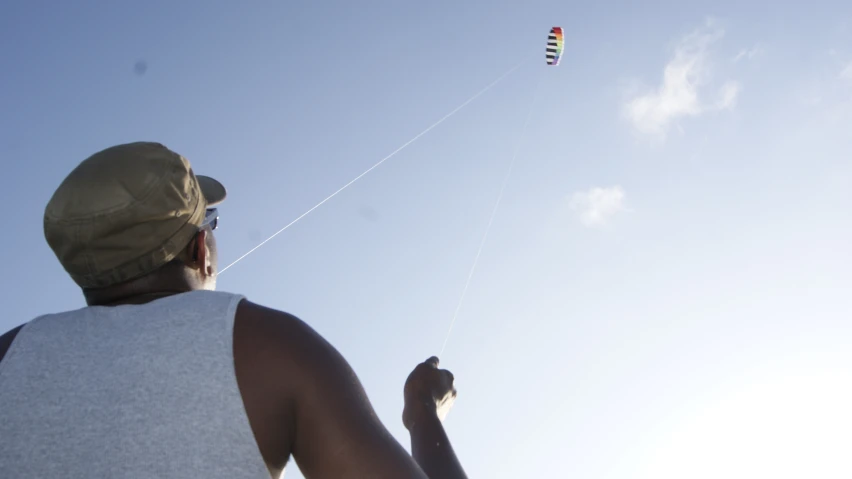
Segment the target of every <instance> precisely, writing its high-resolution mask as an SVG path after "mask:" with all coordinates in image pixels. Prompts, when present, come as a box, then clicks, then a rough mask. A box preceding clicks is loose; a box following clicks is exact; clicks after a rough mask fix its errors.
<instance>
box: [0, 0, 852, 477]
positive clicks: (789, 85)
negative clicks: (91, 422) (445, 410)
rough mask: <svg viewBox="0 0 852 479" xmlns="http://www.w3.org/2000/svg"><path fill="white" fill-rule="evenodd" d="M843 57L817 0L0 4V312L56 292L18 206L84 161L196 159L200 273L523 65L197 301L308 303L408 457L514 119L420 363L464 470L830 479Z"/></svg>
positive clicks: (60, 294)
mask: <svg viewBox="0 0 852 479" xmlns="http://www.w3.org/2000/svg"><path fill="white" fill-rule="evenodd" d="M72 3H73V5H72ZM553 25H560V26H562V27H563V28H564V29H565V32H566V38H565V39H566V44H565V45H566V46H565V54H564V57H563V60H562V64H561V65H560V66H559V67H557V68H548V67H547V66H546V65H545V63H544V43H545V40H546V36H547V32H548V30H549V29H550V27H551V26H553ZM850 45H852V5H849V4H848V3H844V2H839V1H835V2H811V3H808V4H802V5H795V4H792V3H778V2H762V3H757V2H753V3H749V4H742V3H739V2H737V3H735V2H730V1H729V2H712V3H711V2H707V1H704V2H692V3H691V4H689V5H686V4H684V3H683V2H654V3H650V4H643V5H642V6H641V7H640V6H638V5H634V4H628V3H608V4H596V5H595V6H588V7H580V6H576V5H569V4H566V3H561V2H553V1H531V0H530V1H525V2H499V1H498V2H451V1H436V2H428V3H422V4H414V3H413V2H404V3H403V2H399V4H397V5H390V2H357V5H356V4H354V3H351V2H347V3H344V2H335V3H334V4H331V3H328V4H323V5H319V4H317V3H316V2H313V3H309V2H272V1H266V2H262V1H258V2H251V4H250V5H248V4H246V5H244V6H240V5H238V4H237V3H235V2H189V1H187V2H178V3H176V2H164V1H160V2H146V3H145V5H144V6H143V5H141V4H140V5H138V6H134V5H129V4H120V3H116V2H91V1H79V2H36V1H27V2H23V1H17V0H9V1H6V2H4V3H3V4H2V6H0V58H2V59H3V69H2V74H0V157H2V158H3V164H4V170H5V174H4V175H0V192H2V195H3V196H2V200H3V201H2V206H0V208H3V213H4V214H3V218H4V220H5V221H6V228H7V234H6V235H5V237H4V239H3V248H2V261H3V264H4V265H5V266H6V272H7V273H6V274H5V275H4V277H3V279H0V284H2V291H3V292H4V298H6V302H5V304H6V313H5V314H4V315H3V316H4V317H3V319H0V329H3V330H4V331H5V330H7V329H9V328H12V327H14V326H16V325H18V324H20V323H22V322H25V321H27V320H29V319H31V318H32V317H34V316H37V315H39V314H43V313H47V312H54V311H61V310H66V309H71V308H77V307H80V306H82V305H83V301H82V297H81V295H80V294H79V292H78V290H77V288H76V287H75V286H74V284H73V283H72V282H71V280H70V279H69V278H68V277H67V276H66V275H65V273H64V271H63V270H62V269H61V267H60V266H59V265H58V263H57V262H56V260H55V258H54V257H53V255H52V253H51V252H50V250H49V249H48V247H47V245H46V243H45V241H44V239H43V235H42V230H41V217H42V212H43V208H44V205H45V204H46V202H47V200H48V199H49V197H50V195H51V194H52V192H53V190H54V188H55V187H56V186H57V185H58V184H59V182H60V181H61V180H62V178H63V177H64V176H65V175H66V174H67V173H68V172H69V171H70V170H71V169H72V168H73V167H74V166H75V165H76V164H77V163H78V162H79V161H81V160H82V159H84V158H85V157H86V156H88V155H89V154H91V153H93V152H95V151H98V150H100V149H102V148H104V147H107V146H110V145H113V144H116V143H122V142H128V141H138V140H153V141H159V142H162V143H164V144H166V145H167V146H169V147H171V148H173V149H175V150H176V151H179V152H181V153H182V154H184V155H185V156H187V157H188V158H189V160H190V161H191V162H192V164H193V166H194V168H195V170H196V171H197V172H199V173H204V174H210V175H212V176H215V177H217V178H220V179H221V180H222V181H223V182H224V183H225V184H226V185H227V186H228V189H229V193H230V198H229V200H228V202H227V204H226V205H223V207H222V208H221V209H220V212H221V222H220V224H221V228H220V230H219V231H218V233H219V234H218V235H217V238H218V240H219V245H220V258H221V262H222V264H228V263H230V262H231V261H233V260H234V259H236V258H238V257H239V256H240V255H242V254H243V253H244V252H245V251H247V250H249V249H250V248H252V247H254V246H255V245H256V244H257V243H259V242H260V241H262V240H263V239H264V238H266V237H268V236H269V235H270V234H272V233H274V232H275V231H277V230H278V229H279V228H281V227H282V226H284V225H285V224H287V223H289V222H290V221H291V220H292V219H294V218H296V217H298V216H299V215H300V214H302V213H303V212H304V211H306V210H307V209H309V208H310V207H312V206H314V205H315V204H316V203H317V202H319V201H321V200H322V199H323V198H325V197H326V196H327V195H329V194H330V193H332V192H334V191H335V190H337V189H338V188H339V187H340V186H342V185H344V184H345V183H347V182H348V181H349V180H351V179H352V178H353V177H355V176H357V175H358V174H360V173H361V172H363V171H364V170H365V169H367V168H369V167H370V166H371V165H373V164H374V163H375V162H376V161H378V160H380V159H381V158H383V157H384V156H386V155H387V154H389V153H391V152H392V151H394V150H395V149H396V148H398V147H399V146H400V145H402V144H404V143H405V142H406V141H408V140H409V139H411V138H412V137H414V136H415V135H417V134H418V133H420V132H421V131H423V130H424V129H425V128H426V127H428V126H429V125H431V124H432V123H433V122H435V121H436V120H438V119H439V118H441V117H443V116H444V115H445V114H447V113H448V112H450V111H452V110H453V109H454V108H455V107H457V106H458V105H459V104H461V103H462V102H464V101H465V100H467V99H468V98H470V97H471V96H472V95H473V94H474V93H476V92H477V91H479V90H480V89H482V88H483V87H484V86H486V85H487V84H489V83H490V82H492V81H493V80H494V79H496V78H498V77H499V76H500V75H501V74H502V73H503V72H505V71H507V70H508V69H510V68H512V67H513V66H515V65H517V64H518V63H519V62H524V63H523V65H522V66H521V68H519V69H518V70H517V71H515V72H514V73H513V74H512V75H510V76H508V77H506V78H505V79H504V80H503V81H501V82H500V83H499V84H497V85H496V86H495V87H494V88H492V89H491V90H489V91H488V92H487V93H485V94H483V95H482V96H481V97H479V98H477V99H476V100H475V101H474V102H472V103H471V104H469V105H468V106H467V107H466V108H465V109H463V110H461V111H460V112H459V113H457V114H456V115H454V116H452V117H451V118H449V119H447V120H446V121H445V122H443V123H442V124H441V125H440V126H438V127H437V128H435V129H434V130H432V131H430V132H429V133H428V134H426V135H424V136H423V137H421V138H420V139H419V140H418V141H417V142H415V143H413V144H411V145H410V146H408V147H407V148H406V149H404V150H403V151H401V152H400V153H399V154H397V155H396V156H394V157H393V158H392V159H390V160H388V161H387V162H386V163H385V164H383V165H382V166H381V167H379V168H377V169H376V170H374V171H373V172H371V173H370V174H369V175H367V176H365V177H364V178H362V179H361V180H360V181H359V182H357V183H355V184H354V185H352V187H350V188H349V189H347V190H345V191H344V192H342V193H341V194H339V195H338V196H336V197H335V198H334V199H333V200H331V201H329V202H328V203H326V204H325V205H323V206H322V207H321V208H319V209H317V210H316V211H314V212H313V213H312V214H311V215H309V216H307V217H305V218H304V219H303V220H301V221H300V222H299V223H297V224H296V225H294V226H293V227H292V228H290V229H289V230H287V231H286V232H284V233H282V234H281V235H280V236H278V237H276V238H275V239H274V240H272V241H270V242H269V243H267V244H266V245H265V246H264V247H263V248H261V249H259V250H257V251H256V252H255V253H253V254H252V255H250V256H249V257H247V258H246V259H244V260H243V261H242V262H240V263H238V264H237V265H236V266H234V267H233V268H232V269H231V270H229V271H227V272H226V273H225V274H223V275H222V277H221V278H220V279H219V289H222V290H227V291H233V292H240V293H244V294H246V295H247V296H248V297H249V298H251V299H252V300H254V301H257V302H260V303H264V304H267V305H269V306H272V307H276V308H279V309H282V310H286V311H288V312H291V313H294V314H296V315H298V316H300V317H302V318H303V319H305V320H306V321H308V322H309V323H310V324H311V325H313V326H314V327H315V328H316V329H317V330H318V331H320V332H321V333H322V334H323V335H324V336H325V337H326V338H328V339H329V340H330V341H331V342H332V343H333V344H335V346H337V347H338V349H340V350H341V352H343V354H344V355H345V356H346V357H347V359H348V360H349V361H350V363H351V364H352V365H353V367H354V368H355V370H356V371H357V372H358V374H359V376H360V377H361V379H362V381H363V383H364V385H365V387H366V389H367V391H368V393H369V395H370V398H371V400H372V401H373V404H374V406H375V407H376V409H377V411H378V413H379V415H380V417H381V418H382V420H383V421H384V422H385V424H386V425H387V426H388V427H389V429H390V430H391V431H392V432H393V433H394V434H395V435H396V436H397V437H398V438H399V440H400V441H401V442H402V443H403V444H404V445H405V446H406V447H407V446H408V439H407V436H406V434H405V431H404V429H403V427H402V424H401V421H400V413H401V410H402V394H401V392H402V384H403V381H404V379H405V377H406V375H407V374H408V372H409V371H410V369H411V368H412V367H413V366H414V365H415V364H416V363H417V362H419V361H422V360H423V359H425V358H426V357H428V356H430V355H432V354H437V352H438V350H439V349H440V347H441V345H442V343H443V340H444V335H445V334H446V331H447V327H448V326H449V322H450V319H451V317H452V314H453V311H454V309H455V307H456V304H457V302H458V300H459V295H460V294H461V291H462V288H463V286H464V283H465V280H466V278H467V274H468V270H469V268H470V266H471V262H472V261H473V258H474V255H475V253H476V251H477V248H478V245H479V242H480V239H481V236H482V234H483V232H484V229H485V226H486V224H487V221H488V217H489V214H490V212H491V208H492V207H493V204H494V200H495V199H496V197H497V194H498V192H499V189H500V184H501V181H502V179H503V175H504V174H505V171H506V168H507V166H508V165H509V162H510V160H511V157H512V153H513V151H514V149H515V147H516V145H517V144H518V141H519V140H523V142H522V143H521V145H522V146H521V149H520V152H519V155H518V157H517V163H516V164H515V169H514V172H513V174H512V176H511V179H510V182H509V183H508V186H507V188H506V191H505V195H504V196H503V198H502V203H501V206H500V209H499V210H498V213H497V216H496V217H495V220H494V223H493V225H492V228H491V230H490V234H489V238H488V242H487V243H486V245H485V247H484V249H483V252H482V256H481V259H480V262H479V264H478V269H477V271H476V274H475V276H474V278H473V281H472V282H471V285H470V289H469V290H468V293H467V296H466V298H465V302H464V304H463V307H462V309H461V312H460V315H459V317H458V321H457V323H456V325H455V328H454V330H453V333H452V336H451V337H450V341H449V344H448V346H447V349H446V352H445V354H444V357H443V365H444V366H446V367H448V368H450V369H452V370H453V372H454V373H455V374H456V377H457V378H458V383H459V389H460V397H459V400H458V402H457V404H456V407H455V408H454V410H453V411H452V412H451V413H450V415H449V417H448V419H447V422H446V426H447V429H448V430H449V433H450V436H451V438H452V440H453V442H454V444H455V446H456V448H457V451H458V453H459V455H460V457H461V459H462V462H463V463H464V464H465V466H466V468H467V470H468V472H469V475H470V476H471V477H493V478H520V477H583V478H626V477H630V478H645V477H648V478H651V477H653V478H663V479H665V478H675V477H693V478H704V477H708V478H709V477H722V476H724V477H732V478H739V477H743V478H745V477H749V478H751V477H804V476H806V475H807V476H812V477H823V478H833V477H848V476H849V475H850V473H852V469H850V466H849V464H848V462H844V461H843V458H844V457H845V455H846V452H848V450H849V447H850V446H852V443H850V440H849V436H848V434H847V433H846V431H848V430H849V427H850V426H852V415H850V413H849V411H848V407H846V405H848V403H849V401H850V400H852V372H850V371H852V353H850V352H849V348H848V344H849V341H850V339H852V327H850V325H849V323H848V318H849V317H850V312H852V298H850V296H849V295H848V291H849V289H850V287H852V278H851V277H850V271H852V254H850V249H849V245H850V244H852V226H850V225H852V221H850V218H852V216H850V213H849V206H850V205H852V193H850V192H851V191H852V161H850V158H851V157H852V135H850V131H852V129H850V124H852V46H850ZM138 61H144V62H145V63H146V64H147V69H146V71H145V72H144V74H143V75H138V74H136V73H134V65H135V64H136V63H137V62H138ZM536 85H539V87H538V88H539V90H538V95H539V96H538V100H537V101H536V103H535V105H534V106H533V109H532V116H531V120H530V125H529V128H528V130H527V132H526V134H525V135H523V138H521V136H522V135H521V129H522V128H521V127H522V125H523V122H524V118H525V116H526V114H527V111H528V108H529V107H530V103H531V100H532V98H533V96H534V94H535V93H536ZM495 458H499V459H495ZM286 477H288V478H290V477H297V478H298V477H301V476H300V475H299V473H298V471H296V470H295V468H293V470H292V471H288V473H287V474H286Z"/></svg>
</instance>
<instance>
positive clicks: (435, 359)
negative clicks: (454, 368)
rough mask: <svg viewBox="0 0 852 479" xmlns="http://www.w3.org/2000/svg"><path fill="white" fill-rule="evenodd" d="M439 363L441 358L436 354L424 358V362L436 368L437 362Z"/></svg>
mask: <svg viewBox="0 0 852 479" xmlns="http://www.w3.org/2000/svg"><path fill="white" fill-rule="evenodd" d="M440 363H441V360H440V359H438V356H432V357H431V358H429V359H427V360H426V364H428V365H429V366H432V367H434V368H437V367H438V364H440Z"/></svg>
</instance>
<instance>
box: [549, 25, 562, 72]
mask: <svg viewBox="0 0 852 479" xmlns="http://www.w3.org/2000/svg"><path fill="white" fill-rule="evenodd" d="M561 57H562V27H553V28H551V29H550V35H548V37H547V64H548V65H553V66H556V65H559V59H560V58H561Z"/></svg>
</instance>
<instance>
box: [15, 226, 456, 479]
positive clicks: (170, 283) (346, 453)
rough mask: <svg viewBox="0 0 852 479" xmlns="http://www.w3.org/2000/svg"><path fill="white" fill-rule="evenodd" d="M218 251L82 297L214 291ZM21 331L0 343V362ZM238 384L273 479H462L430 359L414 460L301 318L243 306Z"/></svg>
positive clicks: (409, 392) (197, 246) (446, 398)
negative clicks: (289, 467)
mask: <svg viewBox="0 0 852 479" xmlns="http://www.w3.org/2000/svg"><path fill="white" fill-rule="evenodd" d="M215 275H216V243H215V239H214V238H213V234H212V232H211V231H210V230H209V229H207V230H201V231H200V232H199V233H198V235H196V237H195V238H194V239H193V241H192V242H191V243H190V244H189V245H188V246H187V249H186V250H185V252H184V254H182V256H181V259H180V260H179V261H176V262H173V263H171V264H169V265H167V266H166V267H164V268H162V269H161V270H160V271H157V272H155V273H153V274H152V275H149V276H148V277H145V278H140V279H138V280H135V281H132V282H129V283H126V284H122V285H119V286H116V287H111V288H107V289H103V290H96V291H95V290H87V291H84V295H85V297H86V302H87V304H89V305H90V306H94V305H104V306H110V305H119V304H142V303H146V302H149V301H153V300H155V299H157V298H162V297H165V296H170V295H174V294H180V293H183V292H188V291H193V290H199V289H212V288H213V285H214V284H215ZM21 327H22V326H19V327H18V328H15V329H13V330H11V331H9V332H8V333H6V334H4V335H3V336H0V361H2V360H3V357H4V356H5V354H6V352H7V350H8V349H9V346H10V345H11V343H12V341H13V340H14V337H15V335H17V333H18V331H20V329H21ZM234 363H235V371H236V376H237V384H238V386H239V388H240V393H241V395H242V398H243V403H244V405H245V409H246V412H247V414H248V418H249V423H250V425H251V428H252V430H253V432H254V436H255V439H256V440H257V444H258V447H259V449H260V453H261V455H262V456H263V459H264V460H265V462H266V465H267V468H268V469H269V472H270V475H271V476H272V477H279V476H280V475H281V474H282V473H283V471H284V467H285V466H286V464H287V462H288V461H289V459H290V457H291V456H292V457H293V458H295V460H296V462H297V463H298V465H299V468H300V469H301V471H302V473H303V474H304V475H305V477H306V478H308V479H315V478H335V479H360V478H411V479H427V478H428V479H436V478H441V479H462V478H464V479H466V478H467V476H466V475H465V472H464V470H463V469H462V467H461V464H460V463H459V461H458V459H457V458H456V455H455V453H454V452H453V449H452V446H451V445H450V442H449V439H448V438H447V435H446V432H445V431H444V428H443V425H442V424H441V419H440V417H442V416H440V417H439V415H442V414H443V411H444V410H446V409H448V408H449V406H451V405H452V402H453V400H454V399H455V397H456V391H455V388H454V387H453V377H452V374H451V373H450V372H449V371H446V370H441V369H438V359H437V358H430V359H429V360H427V361H426V362H424V363H422V364H420V365H418V366H417V367H416V368H415V369H414V371H413V372H412V373H411V375H410V376H409V377H408V380H407V381H406V384H405V388H404V395H405V409H404V412H403V423H404V424H405V426H406V428H407V429H408V430H409V432H410V434H411V446H412V453H413V456H414V457H413V459H412V457H411V456H409V455H408V453H407V452H406V451H405V449H404V448H403V447H402V446H401V445H400V444H399V443H398V442H397V441H396V440H395V439H394V438H393V436H392V435H391V434H390V433H389V432H388V430H387V429H386V428H385V427H384V425H383V424H382V423H381V421H379V419H378V417H377V416H376V413H375V411H374V410H373V407H372V405H371V404H370V401H369V400H368V399H367V395H366V393H365V391H364V389H363V387H362V386H361V383H360V381H359V380H358V378H357V376H356V375H355V372H354V371H353V370H352V368H351V367H350V366H349V364H348V363H347V362H346V360H345V359H344V358H343V356H342V355H341V354H340V353H339V352H338V351H337V350H336V349H335V348H334V347H333V346H332V345H331V344H329V343H328V342H327V341H326V340H325V339H323V338H322V337H321V336H320V335H319V334H318V333H317V332H316V331H314V330H313V329H312V328H311V327H310V326H308V325H307V324H306V323H305V322H303V321H302V320H300V319H299V318H297V317H295V316H293V315H290V314H287V313H284V312H281V311H276V310H274V309H270V308H266V307H263V306H260V305H258V304H254V303H251V302H249V301H246V300H244V301H242V302H241V303H240V305H239V307H238V308H237V312H236V317H235V323H234Z"/></svg>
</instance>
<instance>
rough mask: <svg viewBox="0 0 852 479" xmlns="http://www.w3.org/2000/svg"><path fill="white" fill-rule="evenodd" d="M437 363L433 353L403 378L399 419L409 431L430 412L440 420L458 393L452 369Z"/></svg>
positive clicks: (447, 411)
mask: <svg viewBox="0 0 852 479" xmlns="http://www.w3.org/2000/svg"><path fill="white" fill-rule="evenodd" d="M438 364H439V360H438V358H437V357H436V356H432V357H431V358H429V359H427V360H426V361H425V362H423V363H420V364H418V365H417V367H416V368H414V371H412V372H411V374H410V375H409V376H408V380H406V381H405V389H404V394H405V409H403V412H402V423H403V424H404V425H405V427H406V429H408V430H409V431H411V429H412V427H414V425H415V424H416V423H418V422H420V421H421V420H423V419H426V418H428V417H430V416H432V417H434V416H437V417H438V419H440V420H441V421H443V420H444V418H445V417H446V416H447V413H449V412H450V408H451V407H452V406H453V403H454V402H455V400H456V396H457V395H458V393H457V391H456V388H455V387H454V386H453V382H454V380H455V378H454V377H453V373H451V372H449V371H447V370H446V369H438Z"/></svg>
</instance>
